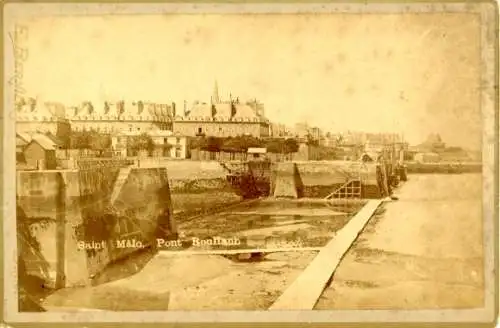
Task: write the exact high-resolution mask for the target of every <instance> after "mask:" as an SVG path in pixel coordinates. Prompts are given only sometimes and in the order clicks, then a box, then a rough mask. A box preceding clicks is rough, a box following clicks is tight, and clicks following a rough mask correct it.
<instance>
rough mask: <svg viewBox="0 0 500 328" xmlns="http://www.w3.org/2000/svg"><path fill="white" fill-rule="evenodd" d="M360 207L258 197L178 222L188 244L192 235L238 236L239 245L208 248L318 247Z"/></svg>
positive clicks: (199, 236) (207, 237)
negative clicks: (248, 201) (269, 199)
mask: <svg viewBox="0 0 500 328" xmlns="http://www.w3.org/2000/svg"><path fill="white" fill-rule="evenodd" d="M361 207H362V204H356V205H348V204H345V205H335V206H332V205H327V204H325V203H305V202H304V203H296V202H290V201H272V202H271V201H261V202H257V203H250V204H242V205H241V206H237V207H233V208H231V209H230V210H227V211H224V212H221V213H218V214H215V215H210V216H205V217H199V218H196V219H192V220H189V221H186V222H181V223H180V224H179V230H180V232H181V233H182V234H183V240H186V241H188V244H189V241H190V240H191V241H192V238H199V239H209V238H213V237H222V238H238V239H239V240H240V244H239V245H217V246H214V245H211V246H210V245H208V244H205V245H204V246H207V247H208V248H223V249H228V248H230V249H235V248H255V247H257V248H259V247H264V248H269V247H322V246H324V245H325V244H326V243H327V242H328V241H329V240H330V239H331V238H332V236H333V234H334V233H335V232H336V231H338V230H339V229H341V228H342V227H343V226H344V225H345V224H346V223H347V222H348V221H349V220H350V218H352V216H353V215H354V214H355V213H356V212H357V211H358V210H359V209H360V208H361ZM198 246H199V245H198Z"/></svg>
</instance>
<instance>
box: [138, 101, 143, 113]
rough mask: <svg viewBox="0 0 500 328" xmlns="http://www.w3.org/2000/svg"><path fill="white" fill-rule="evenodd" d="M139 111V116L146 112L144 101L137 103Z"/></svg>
mask: <svg viewBox="0 0 500 328" xmlns="http://www.w3.org/2000/svg"><path fill="white" fill-rule="evenodd" d="M137 111H138V112H139V114H142V112H143V111H144V103H143V102H142V100H139V101H138V102H137Z"/></svg>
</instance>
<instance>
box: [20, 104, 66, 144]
mask: <svg viewBox="0 0 500 328" xmlns="http://www.w3.org/2000/svg"><path fill="white" fill-rule="evenodd" d="M64 109H65V108H64V105H62V104H60V103H56V102H40V101H37V100H36V99H34V98H29V99H26V100H25V99H22V100H21V101H20V102H18V103H17V104H16V110H15V112H16V132H17V133H28V134H33V133H50V134H52V135H54V136H58V135H68V134H69V132H70V130H71V124H70V122H69V120H67V119H66V118H65V111H64Z"/></svg>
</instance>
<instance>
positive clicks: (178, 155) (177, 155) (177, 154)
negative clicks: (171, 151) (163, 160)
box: [175, 149, 181, 158]
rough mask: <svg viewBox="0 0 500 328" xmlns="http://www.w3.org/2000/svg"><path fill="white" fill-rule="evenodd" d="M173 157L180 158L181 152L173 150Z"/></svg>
mask: <svg viewBox="0 0 500 328" xmlns="http://www.w3.org/2000/svg"><path fill="white" fill-rule="evenodd" d="M175 157H177V158H180V157H181V150H180V149H176V150H175Z"/></svg>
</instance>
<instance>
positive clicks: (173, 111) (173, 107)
mask: <svg viewBox="0 0 500 328" xmlns="http://www.w3.org/2000/svg"><path fill="white" fill-rule="evenodd" d="M172 117H175V102H172Z"/></svg>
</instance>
